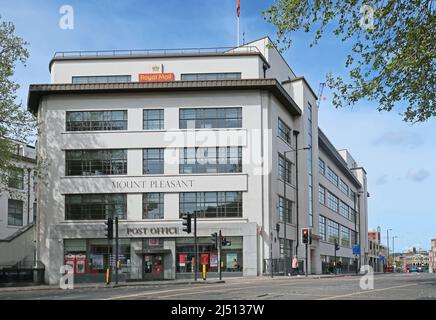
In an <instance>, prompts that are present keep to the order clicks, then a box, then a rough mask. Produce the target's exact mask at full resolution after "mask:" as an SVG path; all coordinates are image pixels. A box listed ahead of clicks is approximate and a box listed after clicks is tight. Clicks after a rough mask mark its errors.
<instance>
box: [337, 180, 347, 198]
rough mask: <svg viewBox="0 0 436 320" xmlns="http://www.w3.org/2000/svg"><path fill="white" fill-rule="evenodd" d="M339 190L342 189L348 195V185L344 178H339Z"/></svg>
mask: <svg viewBox="0 0 436 320" xmlns="http://www.w3.org/2000/svg"><path fill="white" fill-rule="evenodd" d="M339 190H341V191H342V193H343V194H345V195H347V196H348V190H349V188H348V185H347V184H346V183H345V182H344V181H343V180H342V179H340V180H339Z"/></svg>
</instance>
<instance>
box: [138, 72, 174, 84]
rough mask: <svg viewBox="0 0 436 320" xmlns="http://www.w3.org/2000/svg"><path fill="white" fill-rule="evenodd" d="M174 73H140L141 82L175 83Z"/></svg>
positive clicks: (139, 79)
mask: <svg viewBox="0 0 436 320" xmlns="http://www.w3.org/2000/svg"><path fill="white" fill-rule="evenodd" d="M174 79H175V77H174V73H140V74H139V75H138V81H139V82H166V81H174Z"/></svg>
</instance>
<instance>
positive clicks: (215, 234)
mask: <svg viewBox="0 0 436 320" xmlns="http://www.w3.org/2000/svg"><path fill="white" fill-rule="evenodd" d="M211 236H212V243H213V244H215V248H218V233H217V232H214V233H212V234H211Z"/></svg>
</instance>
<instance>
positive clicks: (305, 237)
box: [301, 228, 310, 243]
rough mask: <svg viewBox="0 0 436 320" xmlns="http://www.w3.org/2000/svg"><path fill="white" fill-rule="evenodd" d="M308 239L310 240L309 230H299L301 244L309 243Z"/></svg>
mask: <svg viewBox="0 0 436 320" xmlns="http://www.w3.org/2000/svg"><path fill="white" fill-rule="evenodd" d="M309 238H310V229H309V228H302V229H301V242H303V243H309Z"/></svg>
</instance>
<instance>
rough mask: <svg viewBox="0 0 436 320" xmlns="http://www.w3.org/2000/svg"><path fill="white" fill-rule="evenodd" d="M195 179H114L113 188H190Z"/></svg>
mask: <svg viewBox="0 0 436 320" xmlns="http://www.w3.org/2000/svg"><path fill="white" fill-rule="evenodd" d="M193 184H194V180H189V179H168V180H124V181H113V182H112V188H113V189H189V188H192V186H193Z"/></svg>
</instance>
